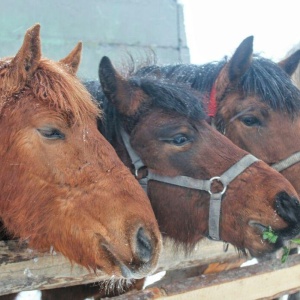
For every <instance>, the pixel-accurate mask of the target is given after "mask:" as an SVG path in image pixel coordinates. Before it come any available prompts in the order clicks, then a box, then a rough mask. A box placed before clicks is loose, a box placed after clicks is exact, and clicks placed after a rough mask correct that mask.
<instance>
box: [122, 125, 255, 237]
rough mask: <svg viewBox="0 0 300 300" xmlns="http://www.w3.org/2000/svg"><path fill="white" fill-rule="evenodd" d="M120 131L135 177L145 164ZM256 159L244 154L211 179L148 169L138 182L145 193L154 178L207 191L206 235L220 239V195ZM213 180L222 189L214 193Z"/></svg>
mask: <svg viewBox="0 0 300 300" xmlns="http://www.w3.org/2000/svg"><path fill="white" fill-rule="evenodd" d="M120 133H121V137H122V140H123V143H124V145H125V148H126V150H127V152H128V154H129V156H130V158H131V161H132V164H133V165H134V168H135V176H136V177H137V176H138V172H139V170H140V169H141V168H142V167H146V166H145V165H144V163H143V161H142V159H141V158H140V157H139V156H138V154H137V153H136V152H135V151H134V149H133V148H132V147H131V144H130V137H129V135H128V134H127V133H126V132H125V130H124V129H123V128H122V127H121V128H120ZM256 161H258V159H257V158H256V157H254V156H253V155H251V154H248V155H246V156H244V157H243V158H242V159H241V160H239V161H238V162H237V163H235V164H234V165H232V166H231V167H230V168H229V169H228V170H227V171H225V172H224V173H223V174H222V175H220V176H215V177H212V178H211V179H208V180H200V179H195V178H192V177H187V176H174V177H170V176H164V175H160V174H157V173H155V172H154V170H151V169H148V174H147V175H146V176H145V177H143V178H142V179H139V183H140V184H141V185H142V187H143V189H144V190H145V192H146V193H147V190H148V181H149V180H155V181H159V182H163V183H167V184H172V185H176V186H181V187H185V188H190V189H195V190H201V191H206V192H208V193H209V194H210V202H209V221H208V235H209V238H211V239H213V240H220V215H221V200H222V196H223V194H224V193H225V191H226V189H227V186H228V184H229V183H230V182H231V181H233V180H234V179H235V178H236V177H237V176H238V175H240V174H241V173H242V172H244V171H245V170H246V169H247V168H248V167H249V166H250V165H252V164H253V163H254V162H256ZM214 181H219V182H221V183H222V185H223V189H222V191H221V192H218V193H214V192H213V191H212V190H211V186H212V183H213V182H214Z"/></svg>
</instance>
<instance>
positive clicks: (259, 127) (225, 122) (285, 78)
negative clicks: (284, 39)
mask: <svg viewBox="0 0 300 300" xmlns="http://www.w3.org/2000/svg"><path fill="white" fill-rule="evenodd" d="M299 59H300V51H297V52H295V53H294V54H292V55H291V56H289V57H288V58H286V59H285V60H284V61H281V62H280V63H279V64H276V63H274V62H272V61H271V60H269V59H265V58H263V57H261V56H259V55H253V37H252V36H250V37H248V38H246V39H245V40H244V41H242V43H241V44H240V45H239V47H238V48H237V49H236V51H235V53H234V54H233V56H232V57H231V58H230V59H229V60H227V59H224V60H222V61H219V62H211V63H207V64H205V65H192V64H177V65H166V66H156V65H152V66H145V67H144V68H140V70H138V71H137V74H136V75H137V76H146V75H147V76H149V75H150V74H154V75H158V74H159V75H158V76H161V77H167V78H170V79H172V80H175V81H176V82H179V83H185V84H188V85H189V86H191V87H192V88H193V89H196V90H198V91H200V92H201V93H204V94H206V97H204V98H202V99H201V101H202V102H203V104H204V105H205V106H206V112H207V116H208V120H209V122H210V123H212V124H213V125H214V126H215V127H216V128H217V130H218V131H220V132H221V133H222V134H223V135H225V136H226V137H228V138H229V139H230V140H231V141H232V142H233V143H235V144H236V145H237V146H239V147H240V148H242V149H244V150H246V151H248V152H250V153H251V154H253V155H255V156H256V157H258V158H260V159H262V160H263V161H265V162H266V163H267V164H269V165H271V166H273V167H274V168H275V169H276V170H278V171H280V172H281V173H282V174H283V175H284V176H285V177H286V178H287V179H288V180H289V181H290V182H291V183H292V184H293V186H294V187H295V189H296V191H297V192H298V194H299V195H300V178H299V173H300V163H299V162H300V91H299V90H298V89H297V88H296V87H295V86H294V85H293V83H292V81H291V79H290V75H291V74H292V73H293V72H294V71H295V69H296V67H297V66H298V63H299Z"/></svg>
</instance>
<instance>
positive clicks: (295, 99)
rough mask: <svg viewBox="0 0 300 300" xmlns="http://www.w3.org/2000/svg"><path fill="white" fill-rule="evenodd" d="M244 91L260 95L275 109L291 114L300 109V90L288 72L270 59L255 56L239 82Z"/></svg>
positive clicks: (261, 99) (296, 112) (247, 93)
mask: <svg viewBox="0 0 300 300" xmlns="http://www.w3.org/2000/svg"><path fill="white" fill-rule="evenodd" d="M238 88H240V89H241V90H242V91H243V93H244V94H245V95H246V96H248V95H252V96H253V95H254V96H256V97H257V96H258V97H259V98H260V101H262V102H264V103H266V104H267V105H268V106H270V107H271V108H272V109H274V110H275V111H283V112H287V113H288V114H290V115H291V116H294V115H297V114H298V113H299V111H300V91H299V90H298V89H297V87H295V85H294V84H293V83H292V81H291V79H290V77H289V76H288V74H286V73H285V72H284V70H282V69H281V68H280V67H279V66H278V64H276V63H274V62H272V61H271V60H269V59H265V58H262V57H259V56H254V58H253V61H252V64H251V65H250V68H249V69H248V70H247V71H246V73H245V74H244V76H242V78H241V80H240V81H239V83H238Z"/></svg>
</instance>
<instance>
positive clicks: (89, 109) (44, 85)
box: [30, 59, 100, 123]
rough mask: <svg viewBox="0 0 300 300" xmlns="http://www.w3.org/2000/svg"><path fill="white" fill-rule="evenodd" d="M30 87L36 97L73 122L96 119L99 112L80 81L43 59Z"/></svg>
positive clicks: (57, 65) (55, 64) (58, 66)
mask: <svg viewBox="0 0 300 300" xmlns="http://www.w3.org/2000/svg"><path fill="white" fill-rule="evenodd" d="M30 86H31V88H32V90H33V92H34V94H35V95H36V97H37V98H38V99H40V100H42V101H46V102H49V104H50V105H51V106H53V107H55V108H56V109H58V110H61V111H63V112H66V113H67V114H70V115H71V116H72V118H74V122H78V121H79V122H81V123H85V122H86V120H87V118H90V117H92V118H96V117H97V116H99V115H100V110H99V108H98V106H97V105H96V103H95V102H94V101H93V100H92V98H91V96H90V94H89V93H88V91H87V90H86V89H85V87H84V86H83V84H82V83H81V82H80V80H79V79H78V78H77V77H75V76H73V75H72V74H70V73H68V72H67V71H66V70H65V69H63V67H61V66H60V65H59V64H57V63H54V62H52V61H50V60H46V59H43V60H41V62H40V65H39V68H38V69H37V71H36V72H35V74H34V76H33V78H32V80H31V81H30Z"/></svg>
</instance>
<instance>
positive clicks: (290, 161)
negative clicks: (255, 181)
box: [207, 84, 300, 172]
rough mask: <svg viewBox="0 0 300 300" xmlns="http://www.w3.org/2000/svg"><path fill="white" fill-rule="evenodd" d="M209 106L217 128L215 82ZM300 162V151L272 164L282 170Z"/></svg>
mask: <svg viewBox="0 0 300 300" xmlns="http://www.w3.org/2000/svg"><path fill="white" fill-rule="evenodd" d="M207 108H208V116H209V117H210V125H211V126H212V127H213V128H216V126H215V119H214V118H215V116H216V113H217V99H216V86H215V84H214V85H213V86H212V89H211V92H210V96H209V102H208V105H207ZM299 162H300V151H298V152H296V153H294V154H292V155H291V156H289V157H287V158H285V159H283V160H281V161H279V162H277V163H275V164H273V165H271V167H272V168H273V169H275V170H276V171H277V172H281V171H283V170H285V169H288V168H289V167H291V166H292V165H294V164H297V163H299Z"/></svg>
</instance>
